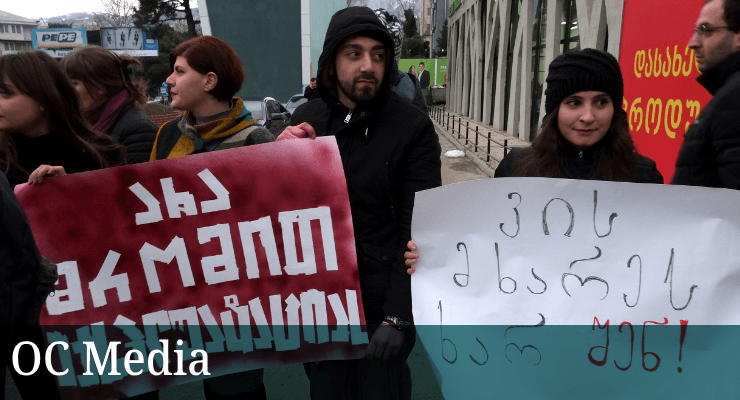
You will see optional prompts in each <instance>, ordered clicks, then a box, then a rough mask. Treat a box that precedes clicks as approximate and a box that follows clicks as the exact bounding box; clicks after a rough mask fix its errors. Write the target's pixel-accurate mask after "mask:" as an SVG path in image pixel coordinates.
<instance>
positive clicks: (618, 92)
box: [545, 49, 624, 114]
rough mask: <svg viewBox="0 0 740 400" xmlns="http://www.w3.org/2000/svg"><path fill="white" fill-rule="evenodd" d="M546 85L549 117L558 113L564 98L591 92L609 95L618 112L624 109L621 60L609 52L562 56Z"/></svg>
mask: <svg viewBox="0 0 740 400" xmlns="http://www.w3.org/2000/svg"><path fill="white" fill-rule="evenodd" d="M546 82H547V90H545V114H550V113H551V112H552V111H553V110H555V109H556V108H557V107H558V105H559V104H560V102H561V101H563V99H564V98H566V97H568V96H570V95H572V94H574V93H578V92H584V91H591V90H593V91H599V92H604V93H606V94H608V95H609V97H611V99H612V102H614V108H615V109H617V108H621V107H622V99H623V98H624V82H623V81H622V71H621V70H620V69H619V63H618V62H617V59H616V58H614V56H612V55H611V54H609V53H607V52H605V51H599V50H594V49H583V50H581V51H572V52H568V53H565V54H561V55H560V56H559V57H558V58H556V59H554V60H553V61H552V62H551V63H550V68H549V72H548V74H547V79H546Z"/></svg>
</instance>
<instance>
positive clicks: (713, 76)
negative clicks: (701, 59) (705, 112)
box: [696, 52, 740, 96]
mask: <svg viewBox="0 0 740 400" xmlns="http://www.w3.org/2000/svg"><path fill="white" fill-rule="evenodd" d="M739 70H740V52H737V53H735V54H731V55H730V56H729V57H727V59H725V60H724V61H722V62H721V63H719V65H717V66H716V67H715V68H714V69H712V70H710V71H707V72H705V73H704V74H702V75H699V77H698V78H696V80H697V82H699V83H700V84H701V85H702V86H704V88H705V89H707V91H708V92H709V94H711V95H712V96H714V94H715V93H716V92H717V90H719V88H721V87H722V86H723V85H724V84H725V82H727V80H728V79H730V76H732V74H734V73H735V72H737V71H739Z"/></svg>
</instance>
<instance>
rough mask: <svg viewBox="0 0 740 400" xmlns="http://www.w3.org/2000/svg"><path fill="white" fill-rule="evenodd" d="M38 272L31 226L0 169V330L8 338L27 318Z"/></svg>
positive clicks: (39, 266) (36, 249) (39, 260)
mask: <svg viewBox="0 0 740 400" xmlns="http://www.w3.org/2000/svg"><path fill="white" fill-rule="evenodd" d="M40 274H41V256H39V251H38V248H36V242H34V240H33V235H32V234H31V226H30V225H29V223H28V219H27V218H26V215H25V214H24V213H23V209H21V206H20V204H19V203H18V199H16V197H15V195H14V194H13V190H12V189H11V188H10V185H9V183H8V180H7V179H6V177H5V174H3V173H2V172H0V310H2V312H1V313H0V318H1V319H2V320H1V321H0V330H4V332H2V333H5V334H6V335H8V336H6V337H4V338H3V339H9V338H10V337H12V336H13V332H15V331H16V330H17V328H18V327H20V326H23V325H26V324H27V323H28V321H29V318H30V316H31V314H32V313H33V308H34V306H35V305H37V302H36V301H35V293H36V285H37V283H38V280H39V276H40Z"/></svg>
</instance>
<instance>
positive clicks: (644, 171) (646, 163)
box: [635, 154, 664, 183]
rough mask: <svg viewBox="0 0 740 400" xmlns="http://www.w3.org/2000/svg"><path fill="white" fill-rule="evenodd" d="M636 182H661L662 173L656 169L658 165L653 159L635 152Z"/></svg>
mask: <svg viewBox="0 0 740 400" xmlns="http://www.w3.org/2000/svg"><path fill="white" fill-rule="evenodd" d="M635 182H636V183H663V182H664V181H663V174H661V173H660V171H658V165H657V164H656V163H655V161H653V159H651V158H649V157H646V156H644V155H642V154H637V179H636V180H635Z"/></svg>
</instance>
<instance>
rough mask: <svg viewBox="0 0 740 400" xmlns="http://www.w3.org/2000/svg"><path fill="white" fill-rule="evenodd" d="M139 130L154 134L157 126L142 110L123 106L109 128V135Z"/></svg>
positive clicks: (127, 105) (128, 105)
mask: <svg viewBox="0 0 740 400" xmlns="http://www.w3.org/2000/svg"><path fill="white" fill-rule="evenodd" d="M139 130H144V131H154V132H156V131H157V126H156V125H154V122H152V120H151V118H149V116H148V115H146V113H145V112H144V111H143V110H140V109H138V108H136V107H134V106H133V105H132V104H126V105H124V106H123V108H121V112H120V113H119V114H118V118H117V119H116V122H115V124H113V126H112V127H111V133H123V132H128V131H139Z"/></svg>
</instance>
